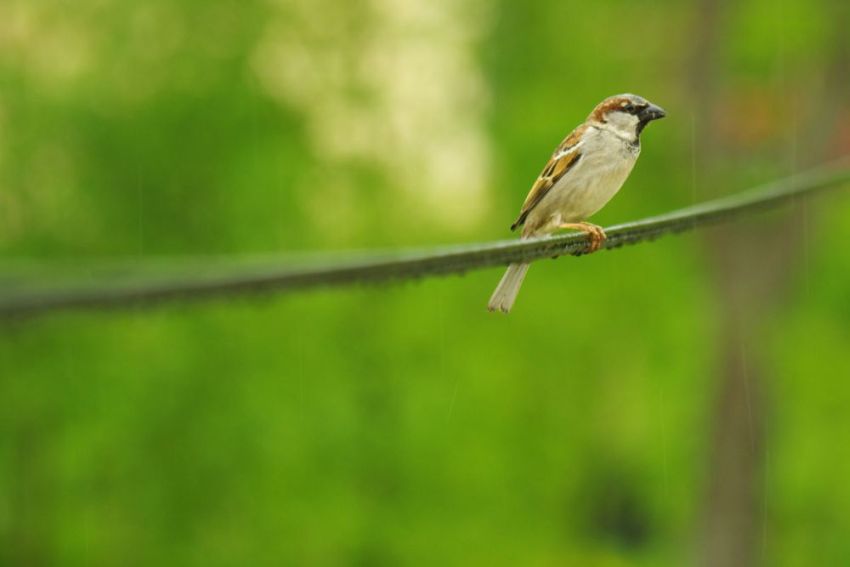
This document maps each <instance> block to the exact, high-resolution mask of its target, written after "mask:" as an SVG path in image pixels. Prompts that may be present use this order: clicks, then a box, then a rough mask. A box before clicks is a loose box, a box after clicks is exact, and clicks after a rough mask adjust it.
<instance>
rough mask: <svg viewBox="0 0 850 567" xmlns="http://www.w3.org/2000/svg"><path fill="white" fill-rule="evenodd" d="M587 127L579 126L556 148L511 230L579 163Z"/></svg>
mask: <svg viewBox="0 0 850 567" xmlns="http://www.w3.org/2000/svg"><path fill="white" fill-rule="evenodd" d="M586 129H587V126H586V125H581V126H579V127H578V128H576V129H575V130H573V131H572V132H571V133H570V135H569V136H567V137H566V138H564V141H563V142H561V144H560V145H559V146H558V147H557V148H556V149H555V151H554V153H553V154H552V157H551V158H550V159H549V162H548V163H547V164H546V167H544V168H543V171H542V172H541V173H540V176H539V177H538V178H537V181H535V182H534V185H532V186H531V191H529V192H528V197H526V198H525V202H524V203H523V204H522V209H521V210H520V213H519V217H518V218H517V220H516V222H515V223H514V224H513V225H511V230H514V229H515V228H516V227H518V226H520V225H521V224H523V223H524V222H525V219H526V218H527V217H528V214H529V213H530V212H531V211H532V209H534V207H536V206H537V205H538V204H539V203H540V201H542V200H543V197H545V196H546V194H547V193H548V192H549V190H550V189H551V188H552V187H553V186H554V185H555V184H556V183H557V182H558V180H559V179H561V177H563V176H564V175H565V174H566V173H567V172H568V171H569V170H570V169H572V168H573V166H575V164H577V163H578V160H579V159H580V158H581V152H580V151H579V148H578V145H579V143H580V142H581V136H582V134H584V131H585V130H586Z"/></svg>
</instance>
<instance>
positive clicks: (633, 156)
mask: <svg viewBox="0 0 850 567" xmlns="http://www.w3.org/2000/svg"><path fill="white" fill-rule="evenodd" d="M665 115H666V113H665V112H664V110H663V109H661V108H660V107H658V106H656V105H654V104H652V103H651V102H649V101H648V100H646V99H644V98H641V97H639V96H637V95H633V94H621V95H615V96H612V97H608V98H606V99H605V100H603V101H602V102H600V103H599V104H598V105H597V106H596V108H594V109H593V112H591V113H590V116H588V117H587V120H585V122H584V124H582V125H581V126H579V127H578V128H576V129H575V130H573V131H572V132H571V133H570V135H569V136H567V137H566V138H565V139H564V141H563V142H561V145H559V146H558V147H557V149H556V150H555V153H553V154H552V157H551V158H550V159H549V163H547V164H546V167H544V168H543V172H542V173H541V174H540V177H538V178H537V181H535V182H534V185H532V187H531V191H529V193H528V197H526V198H525V203H523V205H522V210H521V211H520V213H519V217H518V218H517V220H516V222H514V224H513V225H511V230H515V229H516V228H517V227H519V226H522V238H531V237H535V236H542V235H545V234H550V233H552V232H555V231H556V230H559V229H574V230H580V231H582V232H585V233H587V234H588V236H589V238H590V245H589V248H588V252H595V251H597V250H599V248H600V247H601V246H602V243H603V242H605V238H606V236H605V232H604V231H603V230H602V227H600V226H596V225H595V224H590V223H589V222H586V219H587V218H588V217H590V216H591V215H592V214H594V213H595V212H596V211H598V210H599V209H601V208H602V207H603V206H605V204H606V203H607V202H608V201H610V200H611V197H613V196H614V195H615V194H616V193H617V191H619V190H620V187H622V185H623V183H624V182H625V181H626V178H627V177H628V176H629V173H631V171H632V167H634V165H635V161H637V158H638V155H640V134H641V132H643V129H644V128H645V127H646V125H647V124H649V123H650V122H652V121H653V120H658V119H659V118H664V116H665ZM528 266H529V265H528V264H511V265H510V266H508V270H507V272H505V275H504V276H503V277H502V281H500V282H499V285H498V286H497V287H496V291H494V292H493V295H492V297H490V303H489V304H488V305H487V308H488V309H489V310H490V311H496V310H499V311H504V312H505V313H507V312H508V311H510V310H511V307H512V306H513V304H514V300H515V299H516V296H517V293H519V288H520V286H521V285H522V281H523V279H524V278H525V274H526V272H527V271H528Z"/></svg>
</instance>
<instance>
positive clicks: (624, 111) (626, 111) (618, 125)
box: [588, 94, 667, 141]
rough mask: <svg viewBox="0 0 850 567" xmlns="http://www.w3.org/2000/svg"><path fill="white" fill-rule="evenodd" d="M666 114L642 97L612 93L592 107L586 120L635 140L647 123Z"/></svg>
mask: <svg viewBox="0 0 850 567" xmlns="http://www.w3.org/2000/svg"><path fill="white" fill-rule="evenodd" d="M666 115H667V113H666V112H664V109H662V108H661V107H660V106H656V105H654V104H652V103H651V102H649V101H648V100H646V99H645V98H643V97H640V96H637V95H633V94H621V95H614V96H611V97H608V98H606V99H605V100H603V101H602V102H600V103H599V104H598V105H596V108H594V109H593V112H591V113H590V116H588V122H590V123H591V124H594V123H595V124H597V125H600V126H604V127H605V128H606V129H609V130H613V131H614V132H615V133H617V134H618V135H620V136H621V137H623V138H627V139H630V140H635V141H637V139H638V138H639V137H640V133H641V132H642V131H643V129H644V128H645V127H646V125H647V124H649V123H650V122H652V121H653V120H658V119H659V118H664V117H665V116H666Z"/></svg>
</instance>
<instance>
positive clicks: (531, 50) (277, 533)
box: [0, 0, 850, 567]
mask: <svg viewBox="0 0 850 567" xmlns="http://www.w3.org/2000/svg"><path fill="white" fill-rule="evenodd" d="M831 6H832V4H830V3H826V2H824V3H819V2H811V1H804V0H783V1H782V2H780V3H779V4H776V3H774V2H768V1H766V0H754V1H751V2H742V3H736V4H733V3H730V4H729V6H728V7H727V9H726V10H725V18H726V21H725V22H724V26H725V28H724V29H725V30H726V31H725V32H724V33H725V34H727V35H725V36H724V41H723V42H722V45H723V47H724V51H723V53H722V54H721V55H720V60H721V61H722V68H721V70H720V75H721V76H722V78H723V81H722V83H721V84H718V85H716V86H715V87H714V88H715V89H716V96H717V97H718V98H719V99H720V100H722V101H723V102H724V109H725V110H726V111H725V112H724V113H723V115H722V116H718V117H715V119H716V120H718V121H719V123H720V126H719V128H720V130H721V131H722V132H726V133H727V134H728V138H727V142H726V143H728V145H729V147H728V148H727V149H728V150H729V151H730V153H731V154H733V157H730V159H729V160H728V162H725V163H724V168H723V171H705V170H704V169H703V168H702V167H701V165H700V164H701V163H702V161H701V160H700V159H699V158H700V156H696V155H695V145H696V140H699V139H700V137H701V135H702V131H701V130H700V125H699V124H698V122H697V121H696V120H695V118H694V116H695V109H694V108H693V107H692V100H691V99H690V97H689V95H688V92H689V91H688V84H687V81H688V73H689V65H690V60H691V57H692V55H693V54H692V47H691V39H692V36H693V30H694V29H695V27H698V26H699V25H700V22H699V17H698V13H697V11H696V9H695V5H694V4H692V3H690V2H674V1H673V0H663V1H656V2H649V1H646V0H640V1H635V2H626V1H606V2H585V3H566V2H555V1H551V0H550V1H544V2H535V3H519V2H510V1H507V0H489V1H488V0H463V1H461V2H456V1H450V0H439V1H431V0H403V1H394V2H390V1H389V0H370V1H368V2H345V1H343V0H277V1H273V0H269V1H266V2H237V1H235V0H217V1H214V2H205V1H201V0H184V1H182V2H176V3H175V2H168V1H165V0H146V1H144V2H141V1H132V0H123V1H114V2H104V1H99V0H76V1H74V2H68V1H65V0H39V1H38V2H33V1H32V0H4V2H3V3H2V4H0V253H2V256H3V258H2V259H3V260H12V259H15V258H21V257H25V258H37V259H54V258H63V259H66V258H69V257H70V258H75V259H77V258H79V259H86V258H101V257H113V256H120V257H139V258H143V257H146V256H162V255H207V254H219V253H232V254H243V255H248V254H254V253H267V252H277V251H286V252H290V251H305V250H331V249H335V250H336V249H354V248H369V247H384V248H388V247H397V246H404V245H417V246H426V245H428V244H431V243H443V242H453V241H468V240H489V239H496V238H507V237H508V236H509V233H508V231H507V227H508V225H509V224H510V222H511V221H512V220H513V218H514V214H515V212H516V210H517V209H518V206H519V204H520V203H521V201H522V199H523V198H524V196H525V193H526V191H527V188H528V187H529V185H530V183H531V181H532V180H533V179H534V177H535V176H536V175H537V173H538V171H539V168H540V167H542V165H543V162H544V161H545V158H546V156H547V155H548V154H549V152H551V150H552V148H553V147H555V145H557V143H558V142H559V141H560V140H561V138H562V137H563V136H564V135H565V134H566V133H567V132H568V131H569V130H570V129H571V128H572V127H573V126H574V125H576V124H578V123H579V122H580V121H582V120H583V119H584V117H585V115H586V114H587V113H588V111H589V110H590V109H591V108H592V107H593V105H594V104H595V103H596V102H598V101H599V100H600V99H601V98H603V97H604V96H607V95H610V94H614V93H617V92H624V91H629V92H636V93H639V94H641V95H643V96H646V97H648V98H650V99H651V100H653V101H655V102H657V103H658V104H660V105H662V106H664V107H665V108H666V109H667V111H668V114H669V118H668V119H667V120H664V121H662V122H659V123H657V124H653V125H652V126H651V127H650V128H648V130H647V132H646V133H645V134H644V145H643V156H642V157H641V159H640V163H639V164H638V166H637V167H636V170H635V172H634V173H633V175H632V177H631V179H630V180H629V181H628V182H627V185H626V186H625V188H624V190H623V191H622V192H621V194H620V195H618V196H617V198H616V199H615V200H614V201H613V202H612V203H611V204H610V205H609V206H608V207H606V209H605V210H604V211H602V212H601V213H600V214H599V215H598V216H597V217H595V218H594V220H595V221H596V222H598V223H599V224H603V225H604V224H609V223H614V222H621V221H625V220H629V219H633V218H638V217H640V216H643V215H647V214H652V213H657V212H662V211H665V210H667V209H670V208H673V207H678V206H684V205H687V204H690V203H692V202H695V201H698V200H701V199H703V198H706V197H707V196H709V195H712V194H715V193H717V192H733V191H736V190H740V189H743V188H745V187H747V186H748V185H750V184H752V183H756V182H760V181H764V180H769V179H772V178H775V177H778V176H781V175H785V174H788V173H791V172H793V171H794V170H795V169H796V168H797V167H799V165H800V161H803V160H802V159H801V158H800V157H799V156H800V153H801V151H802V150H801V149H800V148H801V146H803V148H804V149H805V144H806V141H807V140H809V139H810V138H809V137H807V136H808V135H809V134H808V132H809V130H810V129H811V128H812V126H811V125H810V123H809V121H810V120H811V119H812V116H813V113H814V112H816V111H817V108H818V103H819V100H820V98H819V97H821V96H822V94H823V93H822V89H821V86H822V84H823V83H824V82H825V80H824V79H823V77H824V76H825V73H826V72H827V64H826V60H827V58H828V54H829V53H830V52H831V50H832V48H833V47H834V42H835V41H836V37H835V36H833V35H831V33H830V32H829V30H830V29H831V28H830V22H831V13H832V12H831ZM844 40H845V41H846V38H845V39H844ZM845 92H846V91H845ZM843 112H844V114H843V116H844V118H847V117H848V116H850V114H848V113H847V109H846V108H844V110H843ZM816 127H817V126H815V128H816ZM843 132H844V134H843V135H844V136H845V137H844V138H841V139H840V140H838V141H837V142H835V143H836V144H838V146H836V147H837V148H839V149H841V148H843V149H844V150H847V149H848V145H850V144H848V143H847V140H848V139H850V135H848V132H847V131H846V130H845V131H843ZM841 144H844V145H843V146H842V145H841ZM828 199H829V200H828V201H823V203H827V202H828V205H826V206H824V205H822V204H820V203H815V202H813V203H812V204H811V205H810V207H809V209H808V212H807V217H806V218H807V219H808V220H809V222H808V224H807V227H806V233H805V246H806V254H805V263H804V265H803V266H801V269H800V270H799V271H798V272H795V273H788V274H785V277H786V278H787V279H788V280H790V282H791V284H792V285H791V289H792V291H791V293H789V294H787V296H786V297H785V299H784V301H783V303H782V305H781V306H780V308H778V309H776V310H775V311H774V312H772V313H771V315H770V317H769V318H767V319H766V320H764V321H761V322H760V328H761V329H762V330H763V332H762V333H761V334H759V335H758V336H756V337H753V340H752V342H751V343H750V344H742V345H740V347H741V349H743V350H744V351H745V352H746V353H747V356H749V357H753V358H759V359H763V360H765V361H766V364H767V365H768V367H769V368H770V370H771V380H770V382H769V387H770V401H771V404H772V405H771V412H770V414H769V416H768V418H767V421H766V424H765V427H766V435H767V443H768V449H767V453H766V464H765V467H764V471H763V474H764V478H763V498H764V510H763V517H762V518H761V519H760V522H761V525H762V530H761V535H760V537H762V538H763V542H762V545H761V546H760V549H761V550H762V560H763V561H764V563H765V564H768V565H788V566H791V565H811V564H828V565H838V564H845V563H847V562H848V561H850V544H848V543H847V539H846V537H845V534H846V533H847V532H848V530H850V515H848V512H847V511H848V510H850V490H848V488H847V487H846V483H845V482H843V479H845V478H847V477H848V476H850V457H848V456H847V455H845V454H844V453H843V452H841V451H840V450H839V449H837V447H839V446H840V442H841V440H842V439H844V438H846V437H847V435H846V434H847V433H850V417H848V415H850V414H848V412H847V411H846V408H847V407H848V404H850V384H848V382H847V380H846V377H847V376H848V375H850V365H848V358H847V355H846V354H847V345H848V344H850V301H848V298H850V295H848V293H847V290H848V289H849V288H850V252H847V251H846V247H842V246H840V245H839V246H836V245H835V243H840V242H844V241H847V240H848V239H850V221H848V213H847V211H848V210H850V197H848V196H847V195H838V196H835V197H829V198H828ZM827 209H828V210H827ZM743 222H744V223H761V222H764V220H763V219H755V218H753V219H747V220H746V221H743ZM712 234H713V232H708V233H704V234H699V235H696V234H693V235H687V236H683V237H679V238H668V239H663V240H659V241H657V242H656V243H653V244H649V245H642V246H637V247H633V248H628V249H623V250H621V251H617V252H615V253H611V254H608V253H605V254H598V255H594V256H590V257H582V258H579V259H573V258H565V259H562V260H559V261H557V262H540V263H538V264H537V265H535V266H534V268H533V269H532V270H531V273H530V276H529V278H528V280H527V283H526V284H525V288H524V289H523V292H522V294H521V296H520V298H519V301H518V304H517V307H516V309H515V312H514V313H512V314H511V315H510V317H495V316H493V315H491V314H488V313H487V312H486V311H485V309H484V305H485V303H486V299H487V297H488V296H489V294H490V292H491V290H492V288H493V287H494V286H495V284H496V282H497V281H498V278H499V276H500V274H499V273H498V272H499V271H498V270H489V271H486V272H483V273H474V274H469V275H467V276H465V277H462V278H447V279H438V280H429V281H425V282H421V283H416V284H407V285H399V286H392V287H376V288H368V289H351V290H347V291H326V292H317V293H310V294H304V295H293V296H287V297H281V298H278V299H265V300H251V301H244V300H238V299H233V300H230V301H228V302H224V303H219V304H214V305H209V306H196V305H192V306H180V305H177V306H172V307H169V308H166V309H158V310H155V311H141V310H139V311H130V312H125V313H110V314H97V313H95V314H74V315H63V316H58V317H53V318H49V319H43V320H38V321H34V322H30V323H26V324H21V325H15V326H6V327H5V328H3V329H0V415H2V416H3V418H2V421H1V422H0V564H4V565H47V564H67V565H77V564H79V565H83V564H85V565H109V564H115V563H116V562H121V563H127V564H140V565H150V564H160V565H205V566H210V565H235V564H252V565H281V564H283V565H398V564H404V565H434V564H443V565H516V564H522V565H583V566H602V567H609V566H610V567H615V566H625V565H659V564H682V563H685V562H688V561H689V560H690V559H692V558H693V557H694V556H695V555H698V554H699V553H700V550H699V549H698V548H697V547H696V546H695V544H694V541H695V538H694V533H695V530H696V529H697V524H698V520H697V519H698V517H699V514H700V506H701V503H702V499H703V498H704V496H705V494H704V486H705V482H706V478H705V474H706V473H705V471H706V470H707V469H706V466H705V465H706V460H707V459H709V458H710V454H709V451H708V448H707V445H708V438H709V437H708V432H707V423H708V414H709V412H710V410H711V404H710V401H711V399H712V396H713V395H714V390H713V375H714V373H715V372H716V371H717V368H715V365H716V362H715V360H714V358H713V351H714V349H715V347H716V342H717V333H718V332H719V325H718V321H717V315H716V306H717V301H718V299H717V297H716V292H715V289H714V287H713V285H712V281H711V277H710V275H709V273H708V268H707V266H706V264H705V262H704V258H703V256H704V254H703V252H704V246H703V244H704V240H705V238H712ZM782 245H783V243H782V242H776V243H770V242H766V243H764V246H782ZM1 269H2V263H0V270H1ZM752 269H753V270H756V269H758V268H757V266H753V268H752ZM740 434H741V435H748V434H749V433H748V432H747V431H741V432H740Z"/></svg>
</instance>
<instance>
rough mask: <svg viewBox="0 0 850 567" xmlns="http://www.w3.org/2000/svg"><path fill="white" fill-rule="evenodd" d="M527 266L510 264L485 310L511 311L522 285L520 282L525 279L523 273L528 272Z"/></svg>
mask: <svg viewBox="0 0 850 567" xmlns="http://www.w3.org/2000/svg"><path fill="white" fill-rule="evenodd" d="M528 266H529V264H511V265H510V266H508V270H507V271H506V272H505V275H504V276H502V281H500V282H499V285H498V286H496V291H494V292H493V295H492V296H491V297H490V303H488V304H487V309H489V310H490V311H496V310H499V311H502V312H504V313H507V312H509V311H510V310H511V307H513V305H514V301H515V300H516V295H517V294H518V293H519V288H520V286H521V285H522V280H524V279H525V273H526V272H527V271H528Z"/></svg>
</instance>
